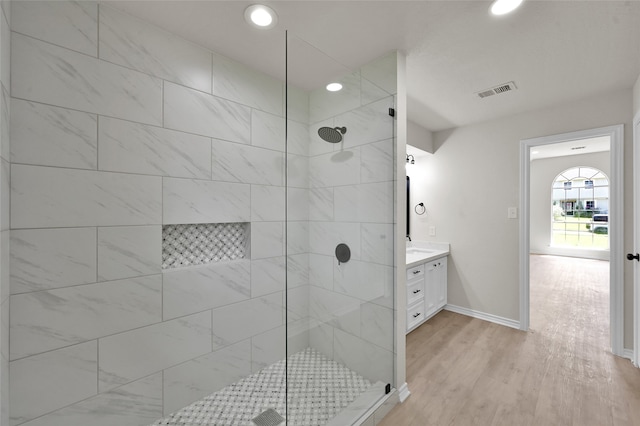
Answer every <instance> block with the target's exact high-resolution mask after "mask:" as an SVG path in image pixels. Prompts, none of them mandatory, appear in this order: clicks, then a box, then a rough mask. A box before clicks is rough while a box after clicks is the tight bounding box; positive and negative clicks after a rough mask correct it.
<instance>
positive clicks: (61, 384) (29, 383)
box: [10, 340, 98, 424]
mask: <svg viewBox="0 0 640 426" xmlns="http://www.w3.org/2000/svg"><path fill="white" fill-rule="evenodd" d="M10 370H11V378H12V380H11V384H10V386H11V421H12V424H19V423H22V422H25V421H28V420H31V419H35V418H36V417H39V416H41V415H43V414H46V413H49V412H51V411H54V410H57V409H59V408H62V407H65V406H67V405H69V404H73V403H75V402H78V401H81V400H83V399H86V398H89V397H91V396H94V395H96V394H97V389H98V388H97V386H98V342H97V341H96V340H93V341H91V342H87V343H82V344H79V345H75V346H70V347H68V348H64V349H58V350H56V351H51V352H46V353H44V354H40V355H35V356H31V357H28V358H23V359H20V360H18V361H12V362H11V363H10Z"/></svg>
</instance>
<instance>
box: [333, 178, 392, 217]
mask: <svg viewBox="0 0 640 426" xmlns="http://www.w3.org/2000/svg"><path fill="white" fill-rule="evenodd" d="M393 199H394V182H392V181H390V182H380V183H367V184H361V185H347V186H339V187H336V188H334V190H333V200H334V215H335V216H334V218H335V220H337V221H341V222H369V223H372V222H373V223H393V219H394V210H393V206H394V203H393Z"/></svg>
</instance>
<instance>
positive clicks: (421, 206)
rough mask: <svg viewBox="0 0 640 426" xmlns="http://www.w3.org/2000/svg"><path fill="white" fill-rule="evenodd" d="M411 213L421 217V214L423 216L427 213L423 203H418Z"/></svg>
mask: <svg viewBox="0 0 640 426" xmlns="http://www.w3.org/2000/svg"><path fill="white" fill-rule="evenodd" d="M413 211H415V212H416V214H418V215H423V214H425V213H426V212H427V208H426V207H425V206H424V203H418V204H416V206H415V207H414V208H413Z"/></svg>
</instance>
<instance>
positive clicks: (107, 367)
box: [98, 311, 211, 392]
mask: <svg viewBox="0 0 640 426" xmlns="http://www.w3.org/2000/svg"><path fill="white" fill-rule="evenodd" d="M208 352H211V312H209V311H208V312H201V313H199V314H195V315H190V316H187V317H182V318H178V319H175V320H171V321H165V322H162V323H159V324H154V325H150V326H148V327H143V328H138V329H136V330H131V331H127V332H125V333H120V334H116V335H113V336H109V337H105V338H103V339H100V345H99V352H98V356H99V360H100V363H99V369H100V372H99V379H100V380H99V389H100V392H104V391H106V390H109V389H113V388H114V387H116V386H118V385H121V384H124V383H128V382H130V381H132V380H136V379H138V378H141V377H145V376H147V375H148V374H152V373H155V372H158V371H161V370H163V369H165V368H168V367H171V366H174V365H177V364H180V363H182V362H185V361H188V360H190V359H193V358H196V357H199V356H201V355H204V354H206V353H208Z"/></svg>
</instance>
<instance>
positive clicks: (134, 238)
mask: <svg viewBox="0 0 640 426" xmlns="http://www.w3.org/2000/svg"><path fill="white" fill-rule="evenodd" d="M160 272H162V227H161V226H160V225H153V226H110V227H106V228H98V280H100V281H107V280H117V279H120V278H129V277H137V276H140V275H151V274H159V273H160Z"/></svg>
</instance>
